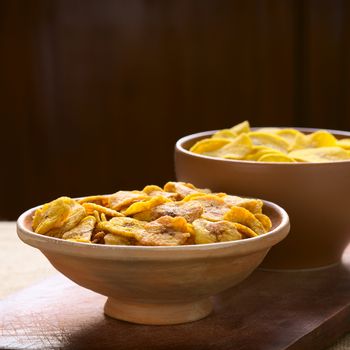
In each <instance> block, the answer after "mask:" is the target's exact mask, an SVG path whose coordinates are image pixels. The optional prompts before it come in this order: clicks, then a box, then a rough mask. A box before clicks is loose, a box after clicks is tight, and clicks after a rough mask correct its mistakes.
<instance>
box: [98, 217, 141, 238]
mask: <svg viewBox="0 0 350 350" xmlns="http://www.w3.org/2000/svg"><path fill="white" fill-rule="evenodd" d="M146 224H147V222H144V221H140V220H136V219H132V218H127V217H115V218H113V219H111V220H110V221H101V222H99V223H98V224H97V229H98V230H102V231H108V232H110V233H113V234H115V235H119V236H123V237H131V238H136V235H137V234H138V233H140V232H143V230H144V229H145V225H146Z"/></svg>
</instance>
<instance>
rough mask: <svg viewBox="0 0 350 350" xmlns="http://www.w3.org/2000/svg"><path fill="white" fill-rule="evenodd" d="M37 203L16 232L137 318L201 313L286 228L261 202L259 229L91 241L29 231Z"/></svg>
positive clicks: (118, 311) (172, 320) (166, 319)
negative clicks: (182, 240) (242, 234)
mask: <svg viewBox="0 0 350 350" xmlns="http://www.w3.org/2000/svg"><path fill="white" fill-rule="evenodd" d="M35 209H36V208H34V209H31V210H28V211H26V212H25V213H23V214H22V215H21V216H20V217H19V219H18V221H17V233H18V236H19V237H20V239H21V240H22V241H23V242H25V243H27V244H29V245H31V246H33V247H35V248H38V249H40V250H41V252H42V253H43V254H44V255H45V256H46V257H47V259H48V260H49V261H50V262H51V264H52V265H53V266H54V267H55V268H56V269H57V270H58V271H60V272H62V273H63V274H64V275H65V276H66V277H68V278H69V279H71V280H72V281H74V282H76V283H77V284H79V285H81V286H83V287H85V288H88V289H91V290H93V291H95V292H97V293H100V294H103V295H105V296H108V299H107V302H106V304H105V308H104V312H105V313H106V314H107V315H108V316H111V317H113V318H117V319H120V320H125V321H129V322H134V323H140V324H152V325H165V324H177V323H185V322H190V321H195V320H198V319H201V318H203V317H205V316H207V315H208V314H209V313H210V312H211V310H212V303H211V301H210V298H209V297H210V296H213V295H215V294H217V293H220V292H222V291H224V290H226V289H228V288H230V287H232V286H234V285H236V284H237V283H239V282H241V281H242V280H244V279H245V278H246V277H247V276H248V275H249V274H251V273H252V272H253V270H254V269H255V268H256V267H257V266H258V265H259V264H260V263H261V261H262V260H263V259H264V257H265V255H266V254H267V252H268V251H269V249H270V248H271V246H273V245H274V244H276V243H278V242H279V241H281V240H282V239H283V238H284V237H285V236H286V235H287V234H288V231H289V219H288V215H287V213H286V212H285V211H284V210H283V209H282V208H280V207H279V206H277V205H276V204H273V203H270V202H265V213H266V214H267V215H269V216H270V217H271V219H272V222H273V229H272V231H271V232H269V233H267V234H265V235H262V236H259V237H255V238H249V239H246V240H241V241H233V242H223V243H213V244H204V245H187V246H178V247H142V246H116V245H114V246H113V245H97V244H96V245H95V244H94V245H93V244H86V243H76V242H69V241H65V240H61V239H57V238H52V237H47V236H43V235H39V234H36V233H34V232H33V231H32V230H31V223H32V215H33V213H34V210H35Z"/></svg>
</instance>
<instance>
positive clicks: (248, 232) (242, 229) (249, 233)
mask: <svg viewBox="0 0 350 350" xmlns="http://www.w3.org/2000/svg"><path fill="white" fill-rule="evenodd" d="M233 225H235V227H236V229H237V230H238V232H239V233H240V234H241V235H243V236H244V237H246V238H252V237H257V236H258V234H257V233H256V232H254V231H253V230H252V229H251V228H249V227H247V226H245V225H242V224H239V223H238V222H233Z"/></svg>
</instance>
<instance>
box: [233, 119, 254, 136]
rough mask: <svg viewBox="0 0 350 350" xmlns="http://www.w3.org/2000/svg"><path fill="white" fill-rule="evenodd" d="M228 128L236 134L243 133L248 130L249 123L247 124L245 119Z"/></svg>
mask: <svg viewBox="0 0 350 350" xmlns="http://www.w3.org/2000/svg"><path fill="white" fill-rule="evenodd" d="M230 130H231V131H232V132H233V133H236V134H237V135H239V134H243V133H247V132H250V125H249V122H248V120H245V121H244V122H242V123H239V124H237V125H235V126H233V127H232V128H231V129H230Z"/></svg>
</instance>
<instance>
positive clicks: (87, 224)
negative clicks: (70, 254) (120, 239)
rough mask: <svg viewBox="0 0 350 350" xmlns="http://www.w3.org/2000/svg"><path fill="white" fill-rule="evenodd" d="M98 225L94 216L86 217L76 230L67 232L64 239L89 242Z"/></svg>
mask: <svg viewBox="0 0 350 350" xmlns="http://www.w3.org/2000/svg"><path fill="white" fill-rule="evenodd" d="M95 225H96V218H95V217H94V216H91V215H89V216H86V217H85V218H84V219H82V220H81V221H80V223H79V224H78V225H77V226H75V227H74V228H72V229H70V230H69V231H66V232H65V233H64V234H63V236H62V238H63V239H84V240H87V241H90V240H91V235H92V232H93V230H94V228H95Z"/></svg>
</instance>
